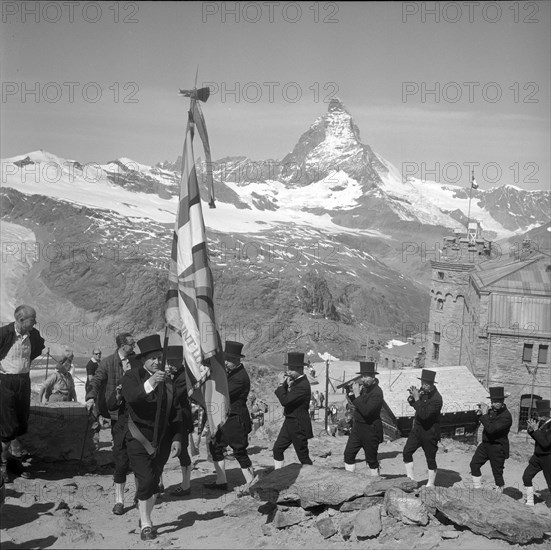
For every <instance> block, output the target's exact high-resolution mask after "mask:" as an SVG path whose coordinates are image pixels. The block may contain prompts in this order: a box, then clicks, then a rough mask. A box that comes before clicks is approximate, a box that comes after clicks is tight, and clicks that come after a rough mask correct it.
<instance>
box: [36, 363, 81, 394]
mask: <svg viewBox="0 0 551 550" xmlns="http://www.w3.org/2000/svg"><path fill="white" fill-rule="evenodd" d="M71 362H72V353H69V354H66V355H65V356H64V357H63V358H62V359H61V361H59V363H58V364H57V365H56V372H54V374H52V375H51V376H49V377H48V378H47V379H46V380H45V381H44V383H43V384H42V388H40V393H39V395H38V400H39V401H40V402H41V403H42V402H44V403H48V402H49V401H51V402H59V401H76V400H77V394H76V391H75V382H74V380H73V377H72V375H71V373H70V372H69V369H70V365H71Z"/></svg>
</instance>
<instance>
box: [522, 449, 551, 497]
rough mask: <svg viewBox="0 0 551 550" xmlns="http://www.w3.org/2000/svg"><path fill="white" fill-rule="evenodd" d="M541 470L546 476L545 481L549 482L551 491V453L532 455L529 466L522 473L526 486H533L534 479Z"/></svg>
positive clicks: (548, 486)
mask: <svg viewBox="0 0 551 550" xmlns="http://www.w3.org/2000/svg"><path fill="white" fill-rule="evenodd" d="M539 472H543V477H545V481H546V482H547V488H548V489H549V490H550V491H551V455H547V456H536V455H532V456H531V458H530V460H529V461H528V466H527V467H526V470H524V473H523V474H522V482H523V483H524V486H525V487H532V480H533V479H534V477H535V476H536V475H537V474H538V473H539Z"/></svg>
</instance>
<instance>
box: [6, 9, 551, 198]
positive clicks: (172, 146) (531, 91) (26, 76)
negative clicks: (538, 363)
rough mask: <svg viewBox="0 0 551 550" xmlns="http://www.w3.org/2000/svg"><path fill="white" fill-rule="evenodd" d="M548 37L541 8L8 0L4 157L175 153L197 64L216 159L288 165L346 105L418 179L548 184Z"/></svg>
mask: <svg viewBox="0 0 551 550" xmlns="http://www.w3.org/2000/svg"><path fill="white" fill-rule="evenodd" d="M435 7H437V13H436V14H435V13H434V11H432V10H434V8H435ZM438 8H439V9H438ZM437 18H438V21H435V19H437ZM550 28H551V21H550V4H549V3H548V2H500V3H499V4H496V3H495V2H488V3H486V2H478V3H476V2H475V3H469V2H459V3H458V4H453V3H450V2H436V3H435V2H404V3H400V2H394V3H369V4H368V3H347V2H337V3H335V2H301V3H293V2H226V3H220V2H186V3H169V2H166V3H165V2H155V3H149V2H140V3H136V2H120V3H117V2H46V3H39V2H10V1H4V2H3V3H2V32H1V66H0V71H1V77H2V103H1V109H2V112H1V115H2V116H1V156H2V157H4V158H5V157H10V156H15V155H19V154H23V153H26V152H29V151H33V150H36V149H45V150H47V151H49V152H52V153H54V154H56V155H59V156H61V157H64V158H72V159H76V160H79V161H81V162H83V163H84V162H99V163H105V162H107V161H109V160H113V159H114V158H117V157H122V156H126V157H130V158H132V159H133V160H136V161H138V162H141V163H144V164H155V163H156V162H158V161H162V160H167V159H168V160H175V159H176V157H177V156H178V155H179V154H180V152H181V148H182V142H183V137H184V136H183V134H184V130H185V121H186V110H187V107H188V103H189V101H188V100H186V99H182V98H180V97H179V96H178V94H177V91H178V88H186V87H192V86H193V84H194V80H195V72H196V69H197V66H199V77H198V86H201V85H202V84H204V83H207V82H208V83H210V85H211V86H212V87H213V91H214V93H213V95H212V96H211V98H210V99H209V100H208V102H207V103H206V104H205V105H203V111H204V113H205V118H206V121H207V126H208V130H209V134H210V140H211V148H212V153H213V159H219V158H222V157H224V156H228V155H246V156H248V157H250V158H252V159H253V160H261V159H267V158H272V159H281V158H282V157H283V156H284V155H285V154H286V153H288V152H289V151H290V150H292V148H293V146H294V145H295V143H296V142H297V140H298V138H299V137H300V135H301V134H302V133H303V132H305V131H306V130H307V129H308V127H309V126H310V125H311V124H312V123H313V122H314V120H315V119H316V118H317V117H318V116H320V115H322V114H323V113H324V112H325V111H326V110H327V103H328V101H329V100H330V99H331V97H333V96H336V97H339V98H340V99H341V100H342V101H343V102H344V104H345V105H346V106H347V108H348V109H349V111H350V112H351V114H352V116H353V118H354V121H355V122H356V124H357V125H358V127H359V129H360V132H361V136H362V141H363V143H367V144H369V145H370V146H371V147H372V148H373V149H374V150H375V151H376V152H378V153H379V154H381V155H382V156H383V157H385V158H386V159H387V160H389V161H390V162H392V163H393V164H394V165H395V166H396V167H397V168H398V169H402V168H403V163H408V167H409V173H410V174H411V175H413V176H415V177H422V178H424V177H426V179H432V180H434V179H436V180H437V181H438V180H439V181H448V182H450V183H458V184H460V185H467V183H468V179H469V173H468V169H467V167H466V165H467V164H470V163H479V164H480V167H479V168H478V169H477V172H476V176H477V180H478V182H479V184H480V187H481V188H489V187H491V186H496V185H503V184H505V183H508V184H513V185H517V186H518V187H522V188H525V189H548V188H549V181H550V180H549V177H550V159H549V157H550V155H549V151H550V150H551V142H550V66H551V60H550V50H551V47H550ZM33 90H34V91H33ZM430 90H432V91H433V93H432V94H431V93H430ZM435 90H436V94H435V93H434V91H435ZM436 163H438V165H439V166H437V165H436ZM458 167H459V169H460V170H459V172H458V170H457V168H458ZM435 171H436V172H435Z"/></svg>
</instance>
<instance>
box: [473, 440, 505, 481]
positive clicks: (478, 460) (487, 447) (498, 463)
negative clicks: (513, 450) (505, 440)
mask: <svg viewBox="0 0 551 550" xmlns="http://www.w3.org/2000/svg"><path fill="white" fill-rule="evenodd" d="M488 460H489V461H490V466H491V467H492V474H493V475H494V481H495V482H496V485H497V486H498V487H503V486H504V485H505V481H504V480H503V470H504V468H505V450H504V449H503V447H502V446H501V445H499V444H491V443H481V444H480V445H479V446H478V447H477V448H476V451H475V453H474V456H473V458H472V460H471V464H470V466H471V474H472V475H473V476H475V477H480V476H481V475H482V474H481V472H480V468H481V467H482V466H484V464H486V462H488Z"/></svg>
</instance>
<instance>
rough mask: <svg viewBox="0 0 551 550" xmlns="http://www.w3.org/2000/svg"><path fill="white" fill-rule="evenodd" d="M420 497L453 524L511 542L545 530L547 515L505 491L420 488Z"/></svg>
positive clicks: (520, 541)
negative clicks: (537, 513) (504, 492)
mask: <svg viewBox="0 0 551 550" xmlns="http://www.w3.org/2000/svg"><path fill="white" fill-rule="evenodd" d="M421 499H422V500H423V502H425V503H426V504H427V506H429V507H430V508H434V509H436V510H437V511H438V512H440V513H441V514H443V515H444V516H445V517H446V518H447V519H448V520H450V521H451V522H453V523H454V524H456V525H460V526H464V527H467V528H468V529H470V530H471V531H472V532H473V533H476V534H478V535H483V536H485V537H487V538H490V539H491V538H497V539H503V540H506V541H507V542H509V543H511V544H527V543H529V542H530V541H533V540H540V539H542V538H543V537H544V534H545V533H546V532H547V531H549V530H550V529H549V518H546V517H542V516H539V515H536V514H534V513H533V510H532V509H531V508H530V507H528V506H526V505H525V504H523V503H522V502H521V501H518V500H515V499H513V498H511V497H509V496H507V495H505V494H502V493H497V492H496V491H493V490H491V489H488V490H486V489H472V488H465V489H462V488H460V487H449V488H446V487H434V488H432V487H431V488H428V489H427V488H426V487H423V488H422V490H421Z"/></svg>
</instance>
